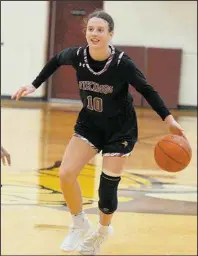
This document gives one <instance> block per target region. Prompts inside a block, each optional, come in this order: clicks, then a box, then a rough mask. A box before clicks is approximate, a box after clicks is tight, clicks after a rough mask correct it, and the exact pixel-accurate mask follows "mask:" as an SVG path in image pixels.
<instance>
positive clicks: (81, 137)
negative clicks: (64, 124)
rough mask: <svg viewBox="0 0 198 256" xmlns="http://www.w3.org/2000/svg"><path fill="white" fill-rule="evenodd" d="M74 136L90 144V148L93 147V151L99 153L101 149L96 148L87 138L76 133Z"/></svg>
mask: <svg viewBox="0 0 198 256" xmlns="http://www.w3.org/2000/svg"><path fill="white" fill-rule="evenodd" d="M73 136H75V137H77V138H80V139H81V140H83V141H85V142H86V143H87V144H89V146H91V147H92V148H93V149H95V150H96V151H97V153H99V151H100V150H99V149H98V148H97V147H96V146H94V144H92V143H91V142H90V141H89V140H88V139H87V138H85V137H83V136H82V135H80V134H79V133H77V132H75V133H74V134H73Z"/></svg>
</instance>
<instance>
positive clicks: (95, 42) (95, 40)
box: [91, 38, 100, 44]
mask: <svg viewBox="0 0 198 256" xmlns="http://www.w3.org/2000/svg"><path fill="white" fill-rule="evenodd" d="M91 42H92V43H93V44H98V43H99V42H100V40H98V39H95V38H92V39H91Z"/></svg>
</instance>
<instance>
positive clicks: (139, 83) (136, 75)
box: [127, 59, 185, 137]
mask: <svg viewBox="0 0 198 256" xmlns="http://www.w3.org/2000/svg"><path fill="white" fill-rule="evenodd" d="M127 77H128V82H129V83H130V84H131V85H132V86H133V87H134V88H135V89H136V91H138V92H139V93H140V94H141V95H142V96H143V97H144V98H145V99H146V101H147V102H148V103H149V105H150V106H151V107H152V108H153V110H154V111H155V112H156V113H157V114H158V115H159V116H160V117H161V118H162V120H163V121H165V123H166V124H167V125H168V127H169V130H170V132H171V133H173V134H177V135H181V136H184V137H185V135H184V130H183V129H182V127H181V126H180V125H179V124H178V123H177V122H176V120H175V119H174V117H173V116H172V114H171V112H170V111H169V109H168V108H167V106H166V104H165V103H164V101H163V99H162V98H161V96H160V95H159V93H158V92H157V91H156V90H155V89H154V88H153V87H152V86H151V85H150V84H149V83H148V82H147V80H146V78H145V76H144V75H143V73H142V72H141V71H140V70H139V69H138V68H137V67H136V65H135V64H134V63H133V62H132V60H130V59H128V60H127Z"/></svg>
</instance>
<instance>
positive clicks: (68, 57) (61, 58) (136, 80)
mask: <svg viewBox="0 0 198 256" xmlns="http://www.w3.org/2000/svg"><path fill="white" fill-rule="evenodd" d="M76 50H77V48H68V49H65V50H63V51H62V52H60V53H59V54H57V55H56V56H55V57H53V58H52V59H51V60H50V61H49V62H48V63H47V64H46V65H45V66H44V68H43V69H42V70H41V72H40V73H39V75H38V76H37V77H36V79H35V80H34V81H33V82H32V85H33V86H34V87H35V88H38V87H39V86H40V85H41V84H42V83H43V82H44V81H46V80H47V79H48V78H49V77H50V76H51V75H52V74H53V73H54V72H55V71H56V70H57V69H58V68H59V67H60V66H61V65H74V59H75V57H74V56H76ZM120 66H121V67H122V68H121V70H120V71H121V72H123V75H124V77H125V79H126V82H128V83H129V84H131V85H132V86H133V87H134V88H135V89H136V90H137V91H138V92H139V93H140V94H141V95H142V96H143V97H144V98H145V99H146V101H147V102H148V103H149V105H150V106H151V107H152V108H153V110H154V111H155V112H156V113H157V114H158V115H159V116H160V117H161V118H162V120H164V119H165V118H166V117H167V116H168V115H170V114H171V113H170V111H169V110H168V108H167V107H166V105H165V103H164V101H163V100H162V98H161V97H160V95H159V94H158V92H157V91H155V90H154V88H153V87H152V86H151V85H149V84H148V83H147V81H146V79H145V77H144V75H143V74H142V73H141V71H140V70H139V69H138V68H137V67H136V65H135V64H134V63H133V61H132V60H131V59H130V58H129V57H128V56H127V55H124V56H123V61H122V62H121V63H120Z"/></svg>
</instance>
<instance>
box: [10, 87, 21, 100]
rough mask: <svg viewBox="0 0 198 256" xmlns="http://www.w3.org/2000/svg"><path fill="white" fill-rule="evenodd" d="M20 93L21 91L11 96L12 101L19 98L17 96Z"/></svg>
mask: <svg viewBox="0 0 198 256" xmlns="http://www.w3.org/2000/svg"><path fill="white" fill-rule="evenodd" d="M19 91H20V89H19V90H17V91H16V92H15V93H14V94H13V95H12V96H11V99H12V100H13V99H15V98H16V96H17V94H18V93H19Z"/></svg>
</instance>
